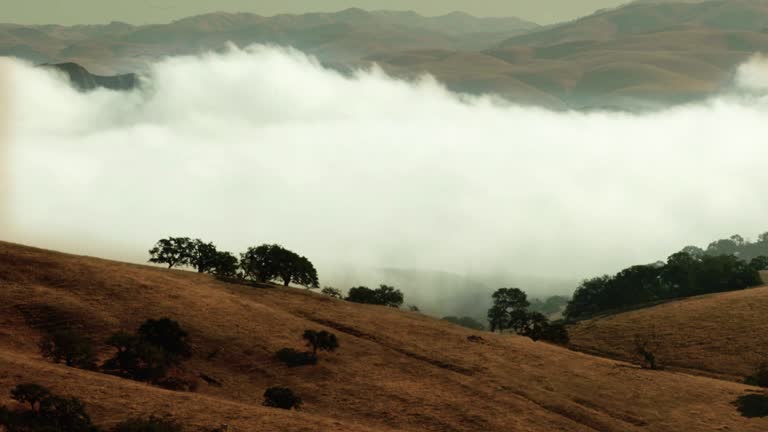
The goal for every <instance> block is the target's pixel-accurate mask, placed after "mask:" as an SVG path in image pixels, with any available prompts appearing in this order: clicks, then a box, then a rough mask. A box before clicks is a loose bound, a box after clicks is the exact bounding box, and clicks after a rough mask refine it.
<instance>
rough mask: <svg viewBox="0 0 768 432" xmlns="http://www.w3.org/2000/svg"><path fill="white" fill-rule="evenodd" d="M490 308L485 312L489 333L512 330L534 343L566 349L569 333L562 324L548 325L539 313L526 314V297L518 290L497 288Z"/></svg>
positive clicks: (545, 318) (528, 304) (527, 304)
mask: <svg viewBox="0 0 768 432" xmlns="http://www.w3.org/2000/svg"><path fill="white" fill-rule="evenodd" d="M492 298H493V305H492V306H491V308H490V309H489V310H488V322H489V323H490V326H491V331H492V332H494V331H496V330H498V331H501V332H503V331H504V330H512V331H514V332H515V333H517V334H519V335H521V336H527V337H529V338H531V340H533V341H539V340H544V341H547V342H552V343H556V344H561V345H566V344H568V342H569V336H568V331H567V329H566V328H565V325H564V324H563V323H562V322H559V321H558V322H550V321H549V320H548V319H547V317H546V316H544V315H543V314H542V313H540V312H532V311H529V310H528V307H529V306H530V303H529V302H528V296H527V295H526V294H525V292H523V291H522V290H521V289H519V288H500V289H498V290H496V292H494V293H493V296H492Z"/></svg>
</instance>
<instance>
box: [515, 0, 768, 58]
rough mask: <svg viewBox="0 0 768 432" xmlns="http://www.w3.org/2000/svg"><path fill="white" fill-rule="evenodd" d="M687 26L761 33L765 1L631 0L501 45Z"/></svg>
mask: <svg viewBox="0 0 768 432" xmlns="http://www.w3.org/2000/svg"><path fill="white" fill-rule="evenodd" d="M689 28H706V29H710V30H719V31H757V32H760V31H763V30H766V29H768V2H765V1H763V0H711V1H706V2H695V3H683V2H675V3H670V2H642V3H631V4H629V5H627V6H624V7H620V8H616V9H608V10H603V11H599V12H596V13H595V14H593V15H590V16H587V17H584V18H580V19H578V20H575V21H571V22H568V23H564V24H561V25H557V26H553V27H550V28H548V29H545V30H542V31H537V32H531V33H529V34H525V35H521V36H515V37H512V38H510V39H508V40H506V41H504V42H502V43H501V44H500V46H501V47H505V46H513V45H528V46H530V45H532V46H550V45H557V44H564V43H568V42H577V41H607V40H616V39H618V38H621V37H623V36H627V35H638V34H647V33H652V32H659V31H666V32H669V31H673V30H685V29H689ZM648 48H651V46H648ZM691 48H694V47H693V46H692V47H691Z"/></svg>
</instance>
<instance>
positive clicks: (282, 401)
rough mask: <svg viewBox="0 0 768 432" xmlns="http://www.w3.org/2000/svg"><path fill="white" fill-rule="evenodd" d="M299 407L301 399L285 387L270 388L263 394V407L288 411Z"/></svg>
mask: <svg viewBox="0 0 768 432" xmlns="http://www.w3.org/2000/svg"><path fill="white" fill-rule="evenodd" d="M301 405H302V401H301V398H300V397H298V396H297V395H296V394H295V393H293V390H291V389H289V388H287V387H270V388H268V389H267V391H265V392H264V406H267V407H271V408H280V409H286V410H289V409H293V408H300V407H301Z"/></svg>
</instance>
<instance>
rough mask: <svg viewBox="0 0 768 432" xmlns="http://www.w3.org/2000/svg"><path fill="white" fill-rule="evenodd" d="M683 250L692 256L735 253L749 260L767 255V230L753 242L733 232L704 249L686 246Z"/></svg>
mask: <svg viewBox="0 0 768 432" xmlns="http://www.w3.org/2000/svg"><path fill="white" fill-rule="evenodd" d="M683 250H684V251H687V252H689V253H690V254H691V255H694V256H700V255H704V254H706V255H710V256H718V255H735V256H737V257H739V258H741V259H742V260H744V261H751V260H752V259H754V258H757V257H764V256H768V232H765V233H762V234H760V235H759V236H757V240H756V241H754V242H752V241H749V240H745V239H744V237H742V236H740V235H738V234H735V235H732V236H731V237H729V238H727V239H720V240H717V241H713V242H712V243H710V244H709V245H708V246H707V248H706V249H701V248H699V247H696V246H688V247H686V248H685V249H683ZM764 270H765V269H764Z"/></svg>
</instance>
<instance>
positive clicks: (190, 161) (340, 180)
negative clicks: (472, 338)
mask: <svg viewBox="0 0 768 432" xmlns="http://www.w3.org/2000/svg"><path fill="white" fill-rule="evenodd" d="M12 68H13V69H14V70H13V72H14V82H13V86H12V89H11V91H12V95H11V96H12V97H13V100H15V103H14V106H13V113H12V124H13V126H14V128H13V129H12V131H11V138H12V143H13V152H12V156H11V164H10V165H11V168H12V170H11V173H10V175H11V177H12V180H13V181H12V183H9V182H7V181H5V179H3V180H4V181H3V184H6V185H7V184H12V185H13V197H12V201H11V206H10V209H11V216H12V222H13V232H12V233H11V234H9V235H8V238H9V239H11V240H14V241H18V242H24V243H32V244H36V245H41V246H47V247H52V248H59V249H64V250H67V251H72V252H77V253H88V254H97V255H101V256H106V257H113V258H119V259H129V260H133V261H138V262H142V261H144V260H145V259H146V250H147V249H149V247H150V246H151V245H152V244H153V243H154V241H155V240H157V239H158V238H161V237H165V236H169V235H185V236H199V237H202V238H205V239H208V240H210V241H213V242H215V243H216V244H217V245H219V246H220V247H221V248H223V249H227V250H231V251H233V252H240V251H243V250H244V249H245V248H246V247H247V246H249V245H255V244H260V243H265V242H278V243H281V244H283V245H285V246H286V247H289V248H291V249H295V250H297V251H299V252H301V253H302V254H305V255H306V256H307V257H309V258H310V259H311V260H312V261H313V262H315V264H316V265H317V267H318V270H319V273H320V278H321V283H333V282H334V280H343V281H345V282H346V281H347V280H349V279H350V278H349V275H356V274H359V273H360V272H363V274H364V270H366V269H371V268H381V267H386V268H409V269H428V270H439V271H447V272H452V273H457V274H520V275H530V276H537V277H540V276H545V277H552V278H560V279H563V278H574V279H580V278H583V277H587V276H592V275H596V274H599V273H605V272H613V271H616V270H618V269H620V268H622V267H624V266H627V265H630V264H636V263H645V262H651V261H655V260H657V259H663V258H665V257H666V256H667V255H669V254H670V253H672V252H674V251H675V250H678V249H679V248H680V247H682V246H684V245H686V244H691V243H694V244H699V245H705V244H706V243H707V242H709V241H710V240H713V239H716V238H721V237H723V236H728V235H730V234H733V233H736V232H739V233H743V234H748V235H756V234H757V233H759V232H763V231H766V230H768V219H766V214H768V200H766V199H764V195H765V190H766V189H767V188H768V174H767V173H766V170H765V166H766V165H765V164H766V162H765V161H766V156H768V147H766V145H765V137H766V136H767V135H768V121H766V120H768V99H766V97H765V96H764V94H763V93H762V92H763V91H764V90H765V89H766V87H767V86H766V81H768V78H766V72H765V70H766V67H765V60H764V59H762V58H756V59H755V60H754V61H753V62H750V63H749V64H747V65H745V66H744V67H742V69H741V71H740V73H739V74H738V76H737V78H736V80H735V82H736V83H737V84H738V86H739V87H738V88H737V89H735V91H734V92H733V94H732V95H723V96H722V97H719V98H716V99H713V100H710V101H706V102H703V103H700V104H697V105H690V106H685V107H678V108H674V109H669V110H665V111H660V112H655V113H647V114H641V115H633V114H626V113H607V112H602V113H601V112H595V113H578V112H551V111H546V110H543V109H537V108H530V107H520V106H514V105H510V104H508V103H504V102H502V101H499V100H494V99H493V98H490V97H486V98H468V97H462V96H457V95H455V94H452V93H450V92H448V91H447V90H445V88H444V87H443V86H442V85H440V84H439V83H437V82H435V81H434V80H432V79H430V78H424V79H422V80H420V81H418V82H404V81H398V80H395V79H392V78H390V77H387V76H385V75H384V74H383V73H382V72H380V71H378V70H369V71H360V72H358V73H357V74H355V75H354V76H351V77H348V76H342V75H340V74H338V73H336V72H334V71H331V70H327V69H324V68H323V67H321V66H320V65H319V64H318V63H317V62H316V61H315V60H313V59H311V58H308V57H306V56H304V55H303V54H301V53H298V52H295V51H291V50H285V49H280V48H274V47H262V46H255V47H252V48H250V49H248V50H237V49H233V50H232V51H231V52H228V53H223V54H209V55H204V56H199V57H178V58H170V59H168V60H166V61H163V62H161V63H158V64H155V65H153V66H152V69H151V70H152V73H151V76H150V77H148V78H147V82H146V85H145V87H144V89H143V90H142V91H136V92H133V93H116V92H110V91H96V92H92V93H88V94H82V93H78V92H76V91H75V90H73V89H71V88H70V87H69V86H68V85H66V83H65V82H64V81H63V80H62V79H61V78H60V77H57V76H56V75H53V74H52V73H51V72H49V71H44V70H39V69H34V68H32V67H30V66H28V65H24V64H21V63H14V64H13V65H12ZM737 94H738V96H737ZM0 130H1V129H0ZM0 142H2V141H0ZM361 279H365V278H364V277H361ZM374 282H375V281H370V280H360V282H359V283H370V284H372V283H374ZM499 283H501V281H500V282H499ZM511 283H513V282H510V284H511ZM344 288H346V287H344Z"/></svg>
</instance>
